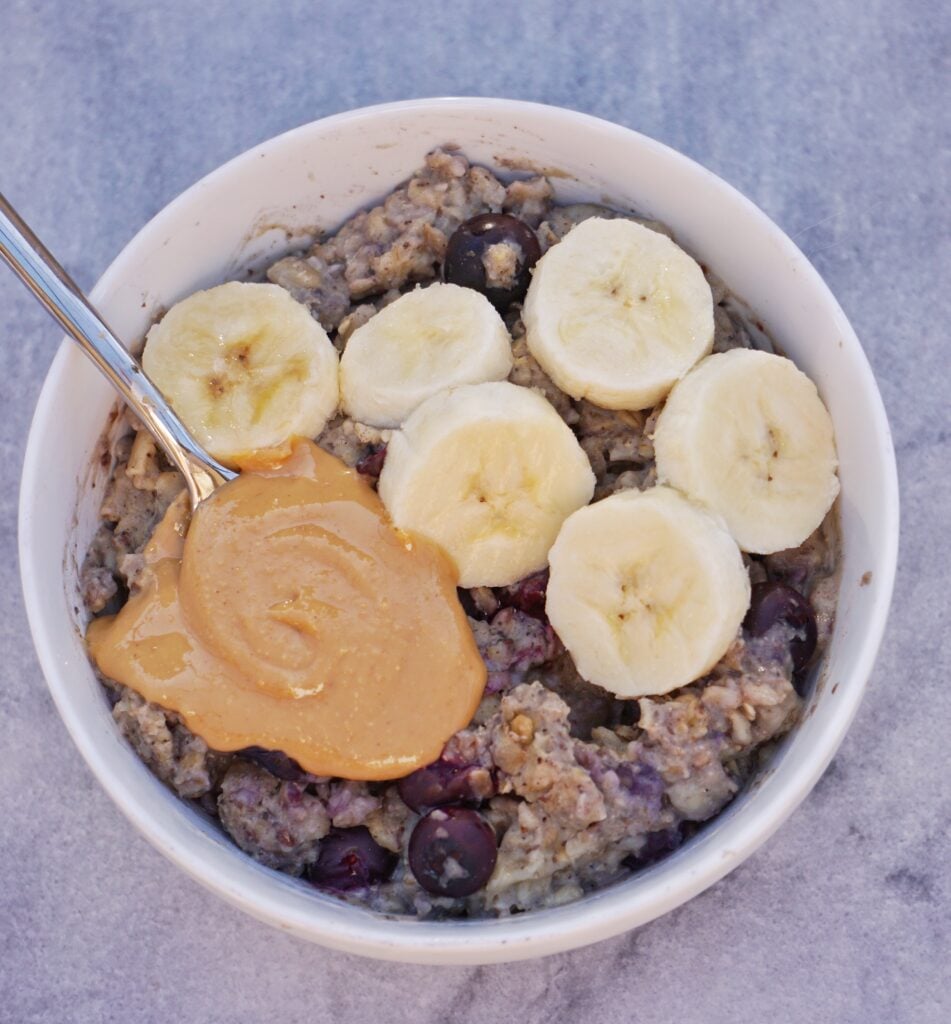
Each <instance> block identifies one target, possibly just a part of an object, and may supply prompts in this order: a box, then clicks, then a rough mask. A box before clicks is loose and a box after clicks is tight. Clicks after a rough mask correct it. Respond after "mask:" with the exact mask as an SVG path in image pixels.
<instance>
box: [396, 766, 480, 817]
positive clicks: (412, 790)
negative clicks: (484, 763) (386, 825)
mask: <svg viewBox="0 0 951 1024" xmlns="http://www.w3.org/2000/svg"><path fill="white" fill-rule="evenodd" d="M396 788H397V790H398V791H399V794H400V799H401V800H402V801H403V803H404V804H406V806H407V807H411V808H412V809H413V810H414V811H416V813H417V814H422V813H423V812H424V811H428V810H431V809H432V808H433V807H442V806H443V805H444V804H478V803H480V802H481V801H482V800H485V799H487V798H488V797H490V796H492V795H493V793H494V792H495V784H494V782H493V779H492V775H491V774H490V772H489V771H488V769H486V768H481V767H479V766H478V765H472V764H453V763H452V762H451V761H445V760H443V759H442V758H440V759H439V760H438V761H433V763H432V764H428V765H426V767H425V768H418V769H417V770H416V771H415V772H413V773H412V774H410V775H407V776H405V777H404V778H402V779H400V780H399V782H397V784H396Z"/></svg>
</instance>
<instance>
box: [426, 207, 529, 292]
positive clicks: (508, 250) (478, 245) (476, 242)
mask: <svg viewBox="0 0 951 1024" xmlns="http://www.w3.org/2000/svg"><path fill="white" fill-rule="evenodd" d="M496 246H499V247H500V248H498V249H494V251H493V252H492V253H490V252H489V250H490V249H493V248H494V247H496ZM487 254H488V259H486V256H487ZM540 256H541V248H540V246H539V244H538V238H537V236H536V235H535V232H534V231H532V229H531V228H530V227H529V226H528V225H527V224H526V223H525V222H524V221H521V220H519V219H518V217H512V216H511V215H510V214H507V213H483V214H481V215H480V216H478V217H473V218H472V219H471V220H467V221H464V222H463V223H462V224H460V225H459V227H457V228H456V230H455V231H454V232H453V233H452V234H451V235H450V236H449V243H448V245H447V246H446V259H445V263H444V264H443V279H444V280H446V281H448V282H449V283H450V284H458V285H461V286H462V287H463V288H474V289H475V290H476V291H477V292H481V293H482V294H483V295H484V296H485V297H486V298H487V299H488V300H489V301H490V302H491V303H492V305H494V306H495V307H496V309H499V310H504V309H505V308H506V307H508V306H509V305H511V303H513V302H517V301H518V300H519V299H521V298H522V297H523V296H524V295H525V292H526V291H527V290H528V283H529V279H530V272H531V269H532V267H533V266H535V264H536V263H537V262H538V259H539V257H540ZM493 257H495V258H494V259H493ZM487 264H488V265H487ZM493 268H497V269H493Z"/></svg>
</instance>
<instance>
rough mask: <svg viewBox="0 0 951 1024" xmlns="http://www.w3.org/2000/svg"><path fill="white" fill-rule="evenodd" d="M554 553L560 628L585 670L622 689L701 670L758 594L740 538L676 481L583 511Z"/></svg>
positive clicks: (554, 618) (638, 689)
mask: <svg viewBox="0 0 951 1024" xmlns="http://www.w3.org/2000/svg"><path fill="white" fill-rule="evenodd" d="M549 563H550V565H551V578H550V580H549V582H548V597H547V601H546V605H545V608H546V611H547V613H548V618H549V620H550V621H551V624H552V626H553V627H554V629H555V632H556V633H557V634H558V636H559V637H560V638H561V641H562V643H563V644H564V645H565V647H567V648H568V650H569V652H570V653H571V656H572V658H573V659H574V662H575V665H576V666H577V668H578V671H579V672H580V673H581V676H582V677H583V678H584V679H587V680H588V682H590V683H596V684H597V685H598V686H603V687H604V688H605V689H607V690H610V691H611V692H613V693H616V694H617V695H618V696H619V697H643V696H646V695H648V694H661V693H667V692H669V691H670V690H673V689H675V688H676V687H678V686H684V685H686V684H687V683H690V682H693V680H695V679H698V678H699V677H700V676H702V675H703V674H704V673H705V672H707V671H708V670H709V669H710V668H712V667H713V666H714V665H715V664H716V663H717V662H718V661H719V660H720V658H721V657H723V655H724V654H725V653H726V650H727V648H728V647H729V646H730V644H731V643H732V641H733V639H734V638H735V637H736V634H737V630H738V629H739V628H740V623H741V622H742V621H743V616H744V615H745V614H746V610H747V608H748V606H749V603H750V581H749V577H748V576H747V573H746V569H745V568H744V566H743V558H742V555H741V554H740V549H739V548H738V547H737V546H736V542H735V541H734V540H733V538H732V537H731V536H730V535H729V534H728V533H727V531H726V530H725V529H724V528H723V527H722V526H721V525H720V524H719V523H718V522H717V521H716V520H715V519H714V518H713V517H712V516H711V515H710V514H709V513H708V512H706V511H704V510H703V509H701V508H699V507H698V506H696V505H694V504H692V503H691V502H689V501H688V500H687V499H686V498H684V497H683V496H682V495H680V494H678V493H677V492H676V491H673V490H671V489H670V488H667V487H652V488H651V489H650V490H648V491H633V490H632V491H622V492H621V493H619V494H614V495H612V496H611V497H609V498H605V499H604V500H603V501H599V502H596V503H595V504H594V505H591V506H590V507H589V508H583V509H581V510H580V511H578V512H575V513H574V515H572V516H569V517H568V519H567V520H566V521H565V523H564V525H563V526H562V528H561V532H560V533H559V534H558V539H557V540H556V541H555V544H554V547H552V549H551V552H550V555H549Z"/></svg>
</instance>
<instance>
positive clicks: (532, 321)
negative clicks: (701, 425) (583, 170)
mask: <svg viewBox="0 0 951 1024" xmlns="http://www.w3.org/2000/svg"><path fill="white" fill-rule="evenodd" d="M522 320H523V322H524V324H525V329H526V340H527V342H528V347H529V349H530V350H531V352H532V355H533V356H534V357H535V358H536V359H537V360H538V362H539V363H540V364H541V366H542V369H544V370H545V372H546V373H547V374H548V375H549V377H551V379H552V380H553V381H554V382H555V383H556V384H557V385H558V387H560V388H561V390H562V391H566V392H567V393H568V394H569V395H571V396H572V397H573V398H586V399H588V401H590V402H593V403H594V404H595V405H600V406H602V407H603V408H605V409H632V410H636V409H647V408H649V407H650V406H652V405H655V404H656V403H657V402H658V401H659V400H660V399H661V398H663V397H664V395H666V394H667V392H668V391H669V390H670V389H671V387H673V385H674V383H675V382H676V381H677V380H679V379H680V378H681V377H682V376H683V375H684V374H685V373H686V372H687V371H688V370H689V369H690V367H691V366H693V365H694V363H696V362H697V360H698V359H700V358H701V357H703V356H705V355H706V354H707V353H708V352H709V351H710V350H711V349H712V347H713V296H712V294H711V292H710V286H709V285H708V284H707V282H706V279H705V278H704V276H703V271H702V270H701V269H700V267H699V265H698V264H697V263H696V261H695V260H693V259H691V257H690V256H688V255H687V254H686V253H685V252H684V251H683V249H681V248H680V247H679V246H677V245H675V244H674V243H673V242H672V241H671V240H670V239H669V238H667V237H666V236H665V235H661V234H658V232H656V231H651V230H650V229H649V228H645V227H644V226H643V225H641V224H636V223H634V222H633V221H630V220H622V219H618V220H605V219H604V218H601V217H592V218H591V219H589V220H586V221H583V222H582V223H581V224H579V225H577V227H574V228H572V229H571V231H569V232H568V234H567V235H566V236H565V237H564V238H563V239H562V241H561V242H559V243H558V245H555V246H552V248H551V249H549V250H548V252H547V253H546V254H545V255H544V256H543V257H542V258H541V260H539V262H538V263H537V264H536V266H535V269H534V271H533V272H532V283H531V285H530V286H529V289H528V294H527V296H526V297H525V306H524V308H523V310H522Z"/></svg>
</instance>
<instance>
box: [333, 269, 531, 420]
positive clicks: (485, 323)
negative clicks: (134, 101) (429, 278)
mask: <svg viewBox="0 0 951 1024" xmlns="http://www.w3.org/2000/svg"><path fill="white" fill-rule="evenodd" d="M511 369H512V341H511V338H510V337H509V333H508V331H507V330H506V328H505V324H504V323H503V322H502V318H501V317H500V316H499V314H498V313H497V312H496V311H495V307H494V306H493V305H492V303H491V302H489V300H488V299H487V298H486V297H485V296H484V295H480V294H479V292H476V291H473V290H472V289H471V288H460V287H459V286H458V285H455V284H431V285H429V287H428V288H417V289H416V290H415V291H412V292H407V294H405V295H401V296H400V297H399V298H398V299H397V300H396V301H395V302H393V303H391V304H390V305H389V306H385V307H384V308H383V309H381V310H380V311H379V313H377V314H376V315H375V316H373V317H372V318H371V319H370V320H368V321H367V323H365V324H364V325H363V326H362V327H360V328H358V329H357V330H356V331H354V332H353V335H352V336H351V337H350V340H349V341H348V342H347V347H346V350H345V351H344V354H343V358H342V359H341V360H340V398H341V401H342V403H343V407H344V409H345V410H346V412H347V414H348V415H349V416H351V417H352V418H353V419H355V420H357V421H358V422H360V423H368V424H370V425H371V426H374V427H398V426H399V425H400V424H401V423H402V422H403V420H405V419H406V417H407V416H409V414H410V413H411V412H412V411H413V410H414V409H415V408H416V407H417V406H418V405H419V404H420V403H421V402H423V401H425V400H426V399H427V398H429V397H430V396H431V395H435V394H436V393H437V392H439V391H444V390H445V389H446V388H448V387H452V386H453V385H455V384H479V383H482V382H483V381H489V380H504V379H505V378H506V377H507V376H508V375H509V372H510V371H511Z"/></svg>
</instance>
